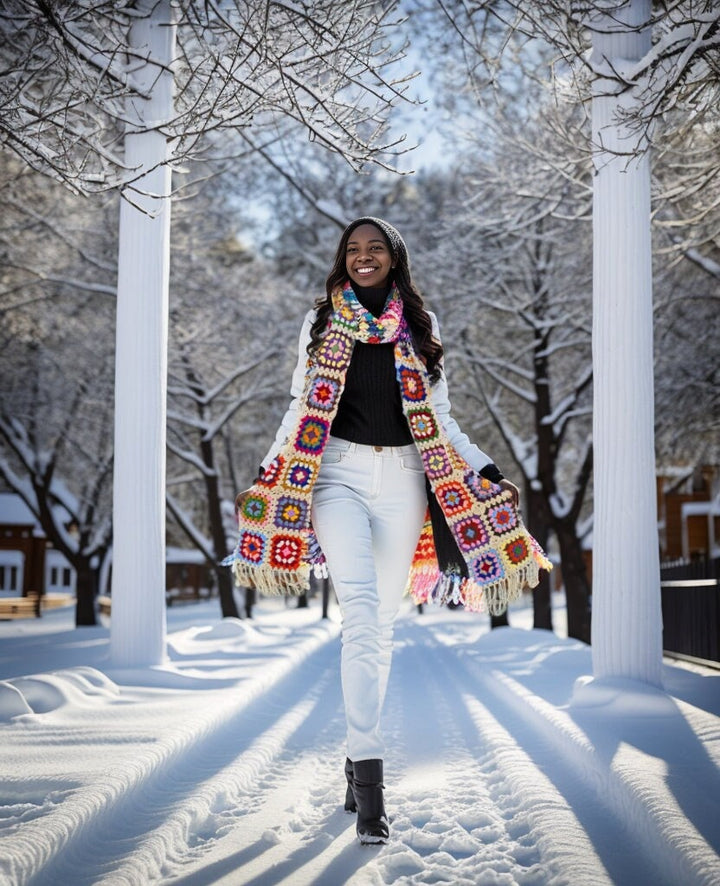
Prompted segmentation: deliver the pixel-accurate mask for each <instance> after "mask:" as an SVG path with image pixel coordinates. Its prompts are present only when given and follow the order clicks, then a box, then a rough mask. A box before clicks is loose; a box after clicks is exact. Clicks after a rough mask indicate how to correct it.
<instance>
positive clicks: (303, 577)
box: [233, 560, 310, 597]
mask: <svg viewBox="0 0 720 886" xmlns="http://www.w3.org/2000/svg"><path fill="white" fill-rule="evenodd" d="M233 575H234V576H235V583H236V584H237V585H238V586H239V587H249V588H255V590H256V591H257V592H258V593H260V594H264V595H265V596H266V597H286V596H287V597H300V596H301V595H302V594H306V593H307V592H308V591H309V590H310V566H309V564H307V563H305V564H303V565H302V566H300V567H299V568H298V569H292V570H291V569H273V568H271V567H270V566H260V567H255V566H248V565H247V564H245V563H243V562H242V561H240V560H234V562H233Z"/></svg>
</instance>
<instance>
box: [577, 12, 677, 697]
mask: <svg viewBox="0 0 720 886" xmlns="http://www.w3.org/2000/svg"><path fill="white" fill-rule="evenodd" d="M607 6H608V7H609V6H612V7H613V10H612V16H610V15H607V16H606V15H603V14H602V13H598V14H597V15H596V16H595V17H594V19H593V21H592V22H591V23H590V25H591V29H592V32H593V34H592V39H593V53H592V61H593V68H594V70H595V72H596V73H599V74H600V75H602V74H603V73H606V74H607V73H609V72H610V70H611V69H614V70H615V71H616V72H622V71H623V70H624V69H625V70H627V69H628V67H629V66H630V65H632V64H633V63H636V62H637V60H638V59H641V58H642V57H643V56H644V54H645V53H646V52H647V51H648V50H649V49H650V33H649V29H648V28H639V29H638V30H632V29H633V28H638V26H642V25H644V24H645V23H646V22H648V21H649V19H650V14H651V3H650V0H632V2H629V3H626V4H624V5H623V6H622V7H618V4H617V3H612V4H607ZM618 93H619V87H618V84H617V81H614V80H611V79H603V78H602V76H599V77H598V79H597V80H596V82H595V86H594V94H593V100H592V122H593V145H594V165H595V175H594V201H593V237H594V256H593V385H594V400H595V402H594V416H593V446H594V531H593V598H592V599H593V612H592V653H593V671H594V675H595V676H596V677H606V676H622V677H629V678H632V679H637V680H642V681H644V682H648V683H651V684H655V685H659V684H660V683H661V664H662V615H661V610H660V568H659V559H658V557H659V555H658V533H657V503H656V493H655V449H654V426H653V418H654V405H653V342H652V330H653V326H652V263H651V242H650V161H649V156H648V152H647V151H646V150H644V148H645V143H644V142H640V137H639V136H638V134H637V133H636V132H634V131H630V130H629V129H628V127H627V126H626V125H624V124H623V122H622V121H621V119H620V118H619V112H620V113H622V111H623V110H626V109H627V108H629V107H631V106H632V102H633V94H632V90H631V89H627V90H625V91H624V92H622V93H621V94H618ZM639 142H640V143H639Z"/></svg>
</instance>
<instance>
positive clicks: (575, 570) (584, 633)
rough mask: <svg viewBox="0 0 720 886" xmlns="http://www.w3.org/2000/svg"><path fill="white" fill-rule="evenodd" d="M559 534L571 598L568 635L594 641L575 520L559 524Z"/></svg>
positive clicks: (565, 578)
mask: <svg viewBox="0 0 720 886" xmlns="http://www.w3.org/2000/svg"><path fill="white" fill-rule="evenodd" d="M555 534H556V536H557V540H558V546H559V547H560V559H561V561H562V575H563V584H564V585H565V599H566V600H567V623H568V625H567V626H568V637H574V638H575V639H576V640H582V641H583V643H589V642H590V619H591V597H590V585H589V583H588V577H587V569H586V568H585V559H584V557H583V551H582V544H581V542H580V539H579V538H578V537H577V532H576V529H575V523H574V521H573V523H572V524H563V523H558V524H557V525H556V526H555Z"/></svg>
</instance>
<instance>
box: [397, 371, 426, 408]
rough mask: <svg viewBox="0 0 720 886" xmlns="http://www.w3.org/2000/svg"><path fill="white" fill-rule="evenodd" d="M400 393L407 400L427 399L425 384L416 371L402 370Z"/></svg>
mask: <svg viewBox="0 0 720 886" xmlns="http://www.w3.org/2000/svg"><path fill="white" fill-rule="evenodd" d="M400 391H401V393H402V396H403V397H404V398H405V399H406V400H410V401H411V402H418V401H420V402H421V401H423V400H424V399H425V384H424V382H423V380H422V376H421V375H420V373H419V372H417V371H416V370H414V369H405V368H402V369H401V370H400Z"/></svg>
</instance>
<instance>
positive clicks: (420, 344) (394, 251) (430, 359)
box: [307, 216, 443, 382]
mask: <svg viewBox="0 0 720 886" xmlns="http://www.w3.org/2000/svg"><path fill="white" fill-rule="evenodd" d="M364 224H369V225H373V226H374V227H376V228H377V229H378V230H379V231H380V233H381V234H382V235H383V238H384V240H385V242H386V243H387V246H388V249H389V250H390V253H391V255H392V257H393V264H394V267H393V269H392V270H391V271H390V282H391V283H394V284H395V285H396V286H397V288H398V292H399V293H400V297H401V298H402V302H403V314H404V316H405V319H406V320H407V324H408V327H409V329H410V334H411V335H412V339H413V344H414V346H415V350H416V351H417V353H418V355H419V356H420V358H421V359H422V360H423V362H424V363H425V366H426V368H427V371H428V375H429V376H430V381H432V382H435V381H437V380H438V379H439V378H440V361H441V360H442V356H443V348H442V345H441V344H440V342H439V341H438V340H437V339H436V338H434V337H433V334H432V322H431V320H430V316H429V314H428V312H427V311H426V310H425V306H424V303H423V299H422V296H421V295H420V293H419V292H418V290H417V288H416V287H415V284H414V283H413V281H412V276H411V274H410V259H409V256H408V251H407V247H406V246H405V242H404V241H403V239H402V237H401V236H400V234H399V233H398V231H397V230H396V229H395V228H394V227H393V226H392V225H390V224H388V223H387V222H386V221H383V220H382V219H379V218H373V217H372V216H364V217H363V218H357V219H355V221H353V222H350V224H349V225H348V226H347V227H346V228H345V230H344V231H343V234H342V237H340V242H339V243H338V246H337V250H336V252H335V260H334V262H333V266H332V270H331V271H330V273H329V274H328V278H327V280H326V281H325V297H324V298H319V299H318V300H317V301H316V302H315V310H316V311H317V317H316V318H315V322H314V323H313V325H312V328H311V330H310V344H309V345H308V348H307V349H308V353H309V354H312V353H313V351H315V350H316V349H317V347H318V345H319V344H320V341H321V340H322V337H323V334H324V332H325V329H326V327H327V321H328V318H329V317H330V314H331V313H332V310H333V306H332V293H333V292H334V291H335V289H337V287H338V286H343V285H344V284H345V282H346V281H347V279H348V272H347V266H346V255H345V253H346V250H347V243H348V240H349V239H350V235H351V234H352V232H353V231H354V230H355V228H357V227H359V226H360V225H364Z"/></svg>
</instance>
